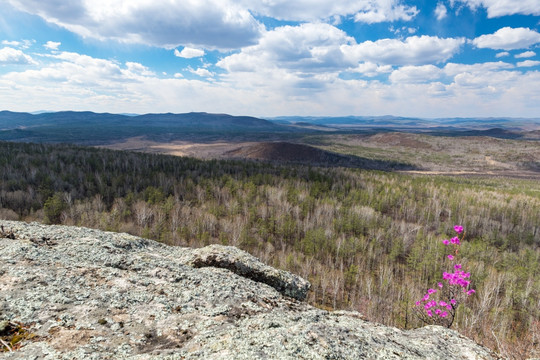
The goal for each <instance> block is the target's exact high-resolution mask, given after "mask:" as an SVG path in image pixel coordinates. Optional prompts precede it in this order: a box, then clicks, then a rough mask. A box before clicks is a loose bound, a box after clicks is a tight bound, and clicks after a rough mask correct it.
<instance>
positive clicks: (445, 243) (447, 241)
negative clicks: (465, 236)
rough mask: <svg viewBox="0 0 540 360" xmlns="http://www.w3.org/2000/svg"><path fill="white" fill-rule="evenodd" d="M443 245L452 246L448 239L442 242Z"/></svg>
mask: <svg viewBox="0 0 540 360" xmlns="http://www.w3.org/2000/svg"><path fill="white" fill-rule="evenodd" d="M442 243H443V244H444V245H448V244H450V240H446V239H445V240H443V241H442Z"/></svg>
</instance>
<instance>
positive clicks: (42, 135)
mask: <svg viewBox="0 0 540 360" xmlns="http://www.w3.org/2000/svg"><path fill="white" fill-rule="evenodd" d="M0 140H8V141H19V142H40V143H74V144H79V145H93V146H101V147H106V148H110V149H117V150H130V151H140V152H152V153H162V154H170V155H177V156H192V157H196V158H200V159H239V158H246V159H252V160H264V161H278V162H293V163H303V164H311V165H323V166H327V165H332V166H343V167H361V168H365V169H378V170H401V171H403V170H405V171H415V172H421V173H426V174H446V175H489V176H510V177H525V178H539V177H540V119H516V118H481V119H477V118H451V119H418V118H405V117H395V116H381V117H359V116H354V117H353V116H351V117H280V118H273V119H269V120H264V119H259V118H254V117H248V116H231V115H226V114H208V113H187V114H146V115H118V114H97V113H93V112H69V111H68V112H58V113H41V114H35V115H32V114H28V113H14V112H8V111H3V112H0Z"/></svg>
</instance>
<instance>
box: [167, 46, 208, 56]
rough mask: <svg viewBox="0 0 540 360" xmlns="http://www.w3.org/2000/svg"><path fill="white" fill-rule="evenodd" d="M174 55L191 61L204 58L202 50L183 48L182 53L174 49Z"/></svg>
mask: <svg viewBox="0 0 540 360" xmlns="http://www.w3.org/2000/svg"><path fill="white" fill-rule="evenodd" d="M174 55H175V56H178V57H181V58H186V59H191V58H196V57H201V56H204V50H201V49H194V48H189V47H184V48H183V49H182V51H178V49H174Z"/></svg>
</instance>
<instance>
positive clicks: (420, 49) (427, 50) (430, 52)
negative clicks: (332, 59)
mask: <svg viewBox="0 0 540 360" xmlns="http://www.w3.org/2000/svg"><path fill="white" fill-rule="evenodd" d="M464 43H465V39H461V38H457V39H453V38H447V39H442V38H439V37H437V36H427V35H422V36H411V37H408V38H407V39H405V41H401V40H397V39H381V40H377V41H375V42H373V41H366V42H363V43H361V44H358V45H344V46H342V49H343V52H344V53H345V54H346V56H347V57H348V58H352V59H355V60H356V61H370V62H373V63H377V64H390V65H424V64H433V63H441V62H445V61H446V60H448V59H450V58H451V57H452V56H454V55H455V54H456V53H457V52H458V51H459V50H460V48H461V46H462V45H463V44H464Z"/></svg>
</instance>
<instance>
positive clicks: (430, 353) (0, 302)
mask: <svg viewBox="0 0 540 360" xmlns="http://www.w3.org/2000/svg"><path fill="white" fill-rule="evenodd" d="M0 224H1V225H3V226H4V231H3V232H1V233H0V289H1V291H0V323H3V324H4V330H3V331H4V332H3V333H2V334H0V336H2V339H4V340H3V341H4V342H7V341H8V340H9V339H8V336H9V334H7V333H6V332H7V331H8V330H9V329H10V328H13V329H15V328H16V327H18V328H19V329H22V330H20V331H21V333H22V334H24V336H22V335H21V336H19V337H20V338H21V340H20V341H18V342H16V344H15V345H14V346H12V347H13V349H12V350H13V352H9V351H7V352H3V353H0V358H2V359H4V358H5V359H141V360H142V359H496V358H497V357H496V355H494V354H493V353H491V352H490V351H489V350H488V349H486V348H484V347H482V346H480V345H478V344H476V343H474V342H473V341H471V340H469V339H467V338H465V337H463V336H461V335H459V334H458V333H457V332H455V331H453V330H449V329H446V328H442V327H437V326H428V327H424V328H420V329H415V330H409V331H403V330H399V329H396V328H392V327H387V326H383V325H379V324H374V323H370V322H368V321H366V320H365V319H363V317H362V316H361V314H359V313H356V312H344V311H337V312H328V311H325V310H321V309H317V308H314V307H312V306H309V305H308V304H306V303H304V302H301V301H299V300H298V299H303V298H304V297H305V294H306V291H307V290H308V287H309V283H308V282H307V281H305V280H303V279H301V278H299V277H296V276H294V275H292V274H289V273H287V272H284V271H280V270H276V269H273V268H271V267H268V266H266V265H264V264H262V263H261V262H259V261H258V260H257V259H256V258H254V257H252V256H251V255H249V254H247V253H245V252H243V251H241V250H238V249H236V248H232V247H224V246H215V245H214V246H210V247H207V248H202V249H189V248H181V247H169V246H166V245H163V244H160V243H157V242H154V241H150V240H146V239H141V238H138V237H134V236H131V235H127V234H116V233H108V232H102V231H97V230H91V229H85V228H76V227H65V226H45V225H40V224H25V223H20V222H8V221H0ZM2 234H3V236H2ZM9 234H12V235H13V236H11V235H10V236H8V235H9ZM6 329H7V330H6ZM1 346H3V345H1V344H0V347H1ZM3 348H4V349H6V347H3Z"/></svg>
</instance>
